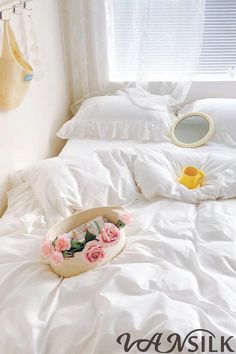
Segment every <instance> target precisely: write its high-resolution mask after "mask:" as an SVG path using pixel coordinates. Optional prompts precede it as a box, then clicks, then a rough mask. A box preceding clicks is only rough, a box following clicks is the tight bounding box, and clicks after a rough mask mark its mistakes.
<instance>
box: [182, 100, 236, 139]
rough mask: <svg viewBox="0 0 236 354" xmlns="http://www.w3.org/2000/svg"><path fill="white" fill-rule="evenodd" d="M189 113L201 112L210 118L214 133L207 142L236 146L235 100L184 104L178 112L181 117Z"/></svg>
mask: <svg viewBox="0 0 236 354" xmlns="http://www.w3.org/2000/svg"><path fill="white" fill-rule="evenodd" d="M190 112H203V113H207V114H209V115H210V116H211V118H212V119H213V121H214V124H215V131H214V134H213V136H212V137H211V138H210V140H209V142H215V143H220V144H226V145H230V146H233V145H236V99H233V98H208V99H204V100H198V101H195V102H193V103H191V104H186V105H185V106H183V108H182V109H181V110H180V111H179V113H178V115H179V116H182V115H184V114H186V113H190Z"/></svg>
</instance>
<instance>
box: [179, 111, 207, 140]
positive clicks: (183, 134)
mask: <svg viewBox="0 0 236 354" xmlns="http://www.w3.org/2000/svg"><path fill="white" fill-rule="evenodd" d="M209 128H210V126H209V122H208V121H207V120H206V119H205V118H204V117H202V116H198V115H192V116H188V117H186V118H184V119H183V120H181V121H180V122H179V123H178V124H177V126H176V127H175V131H174V134H175V137H176V139H178V140H179V141H180V142H182V143H184V144H193V143H195V142H198V141H199V140H201V139H203V138H204V137H205V136H206V134H207V133H208V131H209Z"/></svg>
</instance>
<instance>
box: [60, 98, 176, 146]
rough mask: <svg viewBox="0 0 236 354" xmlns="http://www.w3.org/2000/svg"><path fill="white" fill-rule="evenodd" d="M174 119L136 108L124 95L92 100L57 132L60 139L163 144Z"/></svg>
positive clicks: (86, 101) (169, 115) (167, 115)
mask: <svg viewBox="0 0 236 354" xmlns="http://www.w3.org/2000/svg"><path fill="white" fill-rule="evenodd" d="M174 119H175V117H173V116H171V114H169V113H168V111H167V110H166V111H152V110H146V109H144V108H141V107H138V106H137V105H135V104H134V103H132V102H131V101H130V99H129V98H128V97H126V96H100V97H92V98H89V99H87V100H85V101H84V102H83V104H82V105H81V107H80V109H79V111H78V112H77V113H76V115H75V116H74V118H72V119H71V120H70V121H68V122H66V123H65V124H64V125H63V126H62V127H61V129H60V130H59V131H58V132H57V136H58V137H60V138H62V139H72V138H80V139H81V138H87V139H91V138H92V139H108V140H110V139H120V140H125V139H130V140H137V141H144V140H152V141H158V142H160V141H166V140H167V137H166V135H167V134H168V133H169V130H170V127H171V122H172V120H174Z"/></svg>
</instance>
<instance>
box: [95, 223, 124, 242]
mask: <svg viewBox="0 0 236 354" xmlns="http://www.w3.org/2000/svg"><path fill="white" fill-rule="evenodd" d="M119 238H120V230H119V229H118V227H116V226H115V225H114V224H111V223H105V224H104V226H103V228H102V230H101V235H100V237H99V241H100V242H101V243H102V244H103V245H104V246H105V247H107V246H110V245H113V244H115V243H117V241H118V240H119Z"/></svg>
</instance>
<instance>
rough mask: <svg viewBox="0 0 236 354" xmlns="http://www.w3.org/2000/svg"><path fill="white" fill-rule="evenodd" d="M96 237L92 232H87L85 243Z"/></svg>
mask: <svg viewBox="0 0 236 354" xmlns="http://www.w3.org/2000/svg"><path fill="white" fill-rule="evenodd" d="M95 239H96V236H95V235H93V234H91V233H90V232H88V231H87V232H86V235H85V243H87V242H90V241H94V240H95Z"/></svg>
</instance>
